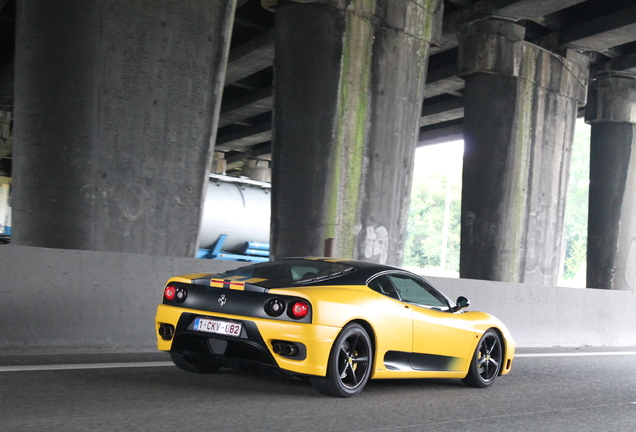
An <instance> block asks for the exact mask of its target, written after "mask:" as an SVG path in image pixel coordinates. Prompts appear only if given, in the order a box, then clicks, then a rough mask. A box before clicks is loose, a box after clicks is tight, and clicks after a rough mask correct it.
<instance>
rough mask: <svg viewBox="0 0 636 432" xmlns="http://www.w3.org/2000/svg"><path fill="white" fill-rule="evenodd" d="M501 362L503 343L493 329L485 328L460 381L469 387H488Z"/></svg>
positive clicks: (492, 381) (493, 379) (493, 380)
mask: <svg viewBox="0 0 636 432" xmlns="http://www.w3.org/2000/svg"><path fill="white" fill-rule="evenodd" d="M502 362H503V344H502V343H501V337H500V336H499V333H497V332H496V331H495V330H493V329H490V330H487V331H486V332H485V333H484V335H483V336H482V337H481V340H480V341H479V344H478V345H477V349H476V350H475V354H473V359H472V360H471V362H470V368H469V369H468V375H466V378H464V379H463V380H462V381H464V384H466V385H467V386H469V387H481V388H484V387H488V386H490V385H491V384H492V383H494V382H495V380H496V379H497V377H498V376H499V372H500V371H501V363H502Z"/></svg>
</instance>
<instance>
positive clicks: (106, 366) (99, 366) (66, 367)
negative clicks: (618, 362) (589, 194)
mask: <svg viewBox="0 0 636 432" xmlns="http://www.w3.org/2000/svg"><path fill="white" fill-rule="evenodd" d="M619 355H636V351H608V352H575V353H520V354H515V358H531V357H590V356H619ZM167 366H174V363H172V362H171V361H155V362H126V363H80V364H49V365H22V366H0V372H34V371H56V370H81V369H116V368H144V367H167Z"/></svg>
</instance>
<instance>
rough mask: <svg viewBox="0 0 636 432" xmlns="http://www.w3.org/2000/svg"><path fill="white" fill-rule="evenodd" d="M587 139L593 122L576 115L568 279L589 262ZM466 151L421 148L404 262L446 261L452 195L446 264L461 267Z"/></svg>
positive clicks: (427, 263)
mask: <svg viewBox="0 0 636 432" xmlns="http://www.w3.org/2000/svg"><path fill="white" fill-rule="evenodd" d="M589 142H590V127H589V126H588V125H586V124H585V123H584V122H583V120H582V119H580V120H577V123H576V129H575V133H574V143H573V147H572V157H571V161H570V179H569V182H568V195H567V201H566V209H565V245H564V247H565V248H566V250H565V257H564V261H565V262H564V269H563V279H564V280H571V279H572V278H573V277H574V276H575V275H576V274H577V272H579V270H580V269H581V268H582V266H583V265H585V263H586V254H587V214H588V212H587V208H588V190H589V159H590V154H589ZM462 154H463V145H460V146H457V145H456V146H455V149H453V148H451V146H450V143H449V144H440V145H438V146H430V147H423V148H420V149H418V151H417V156H416V164H415V173H414V174H415V175H414V181H413V189H412V192H411V206H410V211H409V220H408V224H407V236H406V245H405V249H404V265H405V266H412V267H418V268H420V269H426V268H441V267H442V255H443V254H442V249H443V238H442V237H443V231H444V215H445V208H446V200H447V199H449V204H450V206H449V209H450V212H449V224H448V230H447V235H448V241H447V245H446V263H445V265H444V266H443V268H442V270H452V271H456V272H458V271H459V251H460V215H461V167H462ZM449 182H450V189H448V186H449V184H448V183H449ZM449 192H450V193H449Z"/></svg>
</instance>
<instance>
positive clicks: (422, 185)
mask: <svg viewBox="0 0 636 432" xmlns="http://www.w3.org/2000/svg"><path fill="white" fill-rule="evenodd" d="M422 150H428V149H422ZM437 150H438V152H439V151H440V149H437ZM461 157H462V156H461V147H460V148H459V152H458V151H457V150H455V151H454V154H453V153H452V149H451V154H438V155H430V157H428V158H427V157H426V156H424V159H425V160H424V161H422V163H417V164H416V169H417V170H418V172H416V174H415V181H414V184H413V189H412V191H411V206H410V209H409V220H408V225H407V238H406V246H405V251H404V265H405V266H412V267H418V268H421V269H424V268H431V267H434V268H442V269H443V270H452V271H459V246H460V243H459V237H460V214H461ZM438 158H442V159H445V162H446V164H440V163H439V160H437V159H438ZM447 199H448V201H449V202H448V204H449V207H448V210H449V211H448V214H446V200H447ZM445 217H446V218H447V227H446V230H444V228H445V225H444V222H445ZM444 232H446V236H447V238H446V242H444ZM444 249H445V256H444ZM443 259H445V263H444V265H443V266H442V260H443Z"/></svg>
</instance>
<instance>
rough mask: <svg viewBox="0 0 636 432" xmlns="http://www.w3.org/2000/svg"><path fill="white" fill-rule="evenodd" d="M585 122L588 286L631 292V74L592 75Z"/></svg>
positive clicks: (634, 120)
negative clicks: (588, 134)
mask: <svg viewBox="0 0 636 432" xmlns="http://www.w3.org/2000/svg"><path fill="white" fill-rule="evenodd" d="M585 121H586V122H587V123H590V124H591V125H592V134H591V147H590V205H589V214H588V229H587V232H588V234H587V286H588V287H589V288H602V289H616V290H630V291H635V290H636V151H635V149H636V77H634V76H633V75H631V76H630V75H621V74H616V73H613V74H606V75H604V76H600V77H597V78H596V79H595V80H594V81H593V83H592V84H591V85H590V92H589V102H588V105H587V107H586V111H585Z"/></svg>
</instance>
